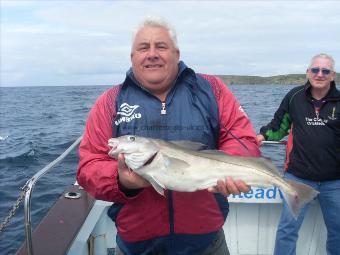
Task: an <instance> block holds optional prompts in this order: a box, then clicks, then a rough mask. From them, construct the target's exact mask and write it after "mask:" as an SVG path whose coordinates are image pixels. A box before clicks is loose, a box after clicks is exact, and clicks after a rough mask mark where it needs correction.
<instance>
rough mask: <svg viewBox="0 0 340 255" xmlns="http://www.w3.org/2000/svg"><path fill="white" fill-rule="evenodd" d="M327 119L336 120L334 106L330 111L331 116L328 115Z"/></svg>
mask: <svg viewBox="0 0 340 255" xmlns="http://www.w3.org/2000/svg"><path fill="white" fill-rule="evenodd" d="M328 119H330V120H336V119H337V118H336V108H335V106H334V107H333V109H332V112H331V115H328Z"/></svg>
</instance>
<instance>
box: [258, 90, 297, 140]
mask: <svg viewBox="0 0 340 255" xmlns="http://www.w3.org/2000/svg"><path fill="white" fill-rule="evenodd" d="M289 101H290V93H288V94H287V95H286V96H285V97H284V98H283V100H282V102H281V104H280V106H279V108H278V109H277V111H276V112H275V114H274V118H273V119H272V120H271V122H269V124H267V125H266V126H263V127H262V128H261V129H260V133H261V134H262V135H263V136H264V137H265V139H266V140H271V141H279V140H281V139H282V138H284V137H285V136H286V135H288V133H289V131H290V128H291V124H292V120H291V116H290V115H289Z"/></svg>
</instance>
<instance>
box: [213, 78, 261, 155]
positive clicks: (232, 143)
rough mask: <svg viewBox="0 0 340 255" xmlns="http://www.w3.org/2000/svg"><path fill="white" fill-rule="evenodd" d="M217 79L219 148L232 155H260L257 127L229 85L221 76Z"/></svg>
mask: <svg viewBox="0 0 340 255" xmlns="http://www.w3.org/2000/svg"><path fill="white" fill-rule="evenodd" d="M215 80H216V81H215V84H216V85H215V86H216V87H217V88H215V91H217V93H216V92H215V96H216V99H217V104H218V109H219V121H220V135H219V143H218V149H219V150H222V151H224V152H226V153H228V154H230V155H239V156H252V157H259V156H260V155H261V152H260V149H259V146H258V144H257V141H256V133H255V129H254V128H253V125H252V124H251V122H250V120H249V118H248V116H247V114H246V113H245V112H244V110H243V109H242V107H241V105H240V103H239V102H238V101H237V99H236V98H235V96H234V95H233V94H232V93H231V91H230V90H229V89H228V88H227V86H226V85H225V84H224V83H223V82H222V81H221V80H220V79H219V78H217V77H216V78H215Z"/></svg>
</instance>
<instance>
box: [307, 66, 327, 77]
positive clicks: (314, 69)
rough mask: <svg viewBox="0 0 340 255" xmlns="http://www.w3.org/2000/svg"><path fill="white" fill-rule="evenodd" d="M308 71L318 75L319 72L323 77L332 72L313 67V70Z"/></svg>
mask: <svg viewBox="0 0 340 255" xmlns="http://www.w3.org/2000/svg"><path fill="white" fill-rule="evenodd" d="M310 71H311V72H312V73H313V74H318V73H319V72H320V71H321V73H322V74H323V75H329V74H330V73H331V72H332V71H331V70H329V69H327V68H319V67H313V68H310Z"/></svg>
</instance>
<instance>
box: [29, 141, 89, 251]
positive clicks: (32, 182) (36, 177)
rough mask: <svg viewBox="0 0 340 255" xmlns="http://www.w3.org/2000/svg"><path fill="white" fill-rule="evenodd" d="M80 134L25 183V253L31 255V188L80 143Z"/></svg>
mask: <svg viewBox="0 0 340 255" xmlns="http://www.w3.org/2000/svg"><path fill="white" fill-rule="evenodd" d="M81 139H82V136H80V137H79V138H78V139H77V140H76V141H75V142H74V143H73V144H72V145H71V146H70V147H68V148H67V149H66V150H65V151H64V152H63V153H62V154H61V155H60V156H59V157H58V158H56V159H55V160H53V161H52V162H51V163H49V164H48V165H46V166H45V167H44V168H43V169H41V170H40V171H38V172H37V173H36V174H35V175H33V177H32V178H31V179H29V180H28V181H27V183H26V185H27V189H26V194H25V201H24V214H25V235H26V246H27V254H28V255H33V254H34V251H33V244H32V224H31V197H32V193H33V188H34V186H35V184H36V183H37V181H38V180H39V179H40V178H41V177H42V176H44V175H45V174H46V173H47V172H49V171H50V170H51V169H52V168H53V167H55V166H56V165H58V164H59V163H60V162H61V161H63V160H64V158H65V157H66V156H67V155H68V154H70V152H71V151H73V150H74V149H75V148H76V147H77V146H78V145H79V143H80V141H81Z"/></svg>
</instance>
